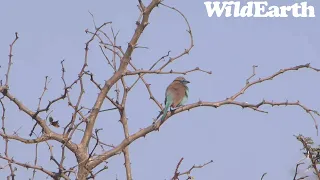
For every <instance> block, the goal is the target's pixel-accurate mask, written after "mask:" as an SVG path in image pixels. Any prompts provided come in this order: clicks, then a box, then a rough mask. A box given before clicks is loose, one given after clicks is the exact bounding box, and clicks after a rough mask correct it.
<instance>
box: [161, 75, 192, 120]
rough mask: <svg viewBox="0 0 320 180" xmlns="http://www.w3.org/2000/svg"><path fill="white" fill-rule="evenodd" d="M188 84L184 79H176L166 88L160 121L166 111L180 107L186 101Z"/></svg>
mask: <svg viewBox="0 0 320 180" xmlns="http://www.w3.org/2000/svg"><path fill="white" fill-rule="evenodd" d="M188 83H190V82H189V81H187V80H186V79H185V78H184V77H182V76H180V77H177V78H176V79H175V80H173V82H172V83H171V84H170V85H169V86H168V87H167V90H166V94H165V101H164V104H165V108H164V110H163V116H162V118H161V121H163V120H164V118H165V117H166V115H167V113H168V109H169V107H170V109H171V108H177V107H179V106H182V105H183V104H184V103H186V102H187V100H188V93H189V88H188V86H187V84H188Z"/></svg>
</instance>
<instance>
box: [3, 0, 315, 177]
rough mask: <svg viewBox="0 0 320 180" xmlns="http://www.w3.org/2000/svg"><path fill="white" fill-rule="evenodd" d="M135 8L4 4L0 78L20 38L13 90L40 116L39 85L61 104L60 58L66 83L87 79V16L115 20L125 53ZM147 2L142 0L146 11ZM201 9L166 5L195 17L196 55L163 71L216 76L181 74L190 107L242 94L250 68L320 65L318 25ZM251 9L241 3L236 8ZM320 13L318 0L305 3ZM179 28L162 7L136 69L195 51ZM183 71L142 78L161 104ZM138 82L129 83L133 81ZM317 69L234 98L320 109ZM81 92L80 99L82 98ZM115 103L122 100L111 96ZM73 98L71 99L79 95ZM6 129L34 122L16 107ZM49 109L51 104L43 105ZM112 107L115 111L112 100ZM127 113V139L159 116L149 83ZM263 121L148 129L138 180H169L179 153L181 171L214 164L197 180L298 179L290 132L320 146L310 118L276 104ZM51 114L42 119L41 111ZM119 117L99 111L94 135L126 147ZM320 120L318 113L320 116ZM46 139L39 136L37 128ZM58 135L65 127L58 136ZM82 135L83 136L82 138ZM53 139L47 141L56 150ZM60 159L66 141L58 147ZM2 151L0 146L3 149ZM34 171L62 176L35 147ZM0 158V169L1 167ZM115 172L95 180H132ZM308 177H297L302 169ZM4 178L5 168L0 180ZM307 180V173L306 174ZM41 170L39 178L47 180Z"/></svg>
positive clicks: (99, 73)
mask: <svg viewBox="0 0 320 180" xmlns="http://www.w3.org/2000/svg"><path fill="white" fill-rule="evenodd" d="M137 2H138V1H120V0H119V1H102V0H96V1H82V0H79V1H75V0H74V1H61V0H57V1H40V0H34V1H21V0H20V1H5V2H3V3H2V5H1V7H0V22H1V23H2V26H1V34H0V39H1V41H0V59H1V60H0V64H1V69H0V75H1V78H2V79H4V74H5V69H6V67H7V60H8V53H9V46H8V45H9V44H10V43H11V42H12V40H13V39H14V33H15V32H18V33H19V36H20V38H19V40H18V42H17V43H16V46H15V47H14V56H13V66H12V71H11V77H10V78H11V79H10V80H11V82H10V91H11V93H12V94H14V95H15V96H16V97H17V98H19V99H20V100H21V101H22V102H23V103H24V104H25V105H27V106H29V107H30V108H31V109H33V110H36V108H37V105H38V98H39V96H40V95H41V93H42V90H43V84H44V77H45V76H49V77H50V78H52V80H51V82H50V84H49V91H48V92H47V94H46V96H45V98H44V101H43V102H47V100H49V99H53V98H55V97H57V96H59V95H60V94H61V93H62V92H63V91H62V89H63V84H62V82H61V78H60V77H61V66H60V61H61V60H62V59H65V67H66V70H67V72H66V80H67V82H69V83H70V82H72V80H74V78H76V77H77V74H78V73H79V71H80V68H81V66H82V63H83V59H84V47H85V42H86V41H87V40H88V39H89V38H91V36H89V35H88V34H86V33H85V29H87V28H88V29H89V30H93V29H94V25H93V23H92V18H91V15H90V14H89V12H88V11H90V12H91V13H93V14H94V16H95V20H96V23H97V24H98V25H100V24H102V23H103V22H107V21H112V22H113V23H112V27H113V28H114V29H115V30H116V31H117V30H120V33H119V38H118V43H119V44H120V45H122V47H126V43H127V42H129V40H130V38H131V36H132V34H133V33H134V29H135V26H136V25H135V21H136V20H137V18H138V16H139V11H138V9H137V6H136V5H137ZM148 2H149V1H145V4H147V3H148ZM203 2H204V1H182V0H179V1H170V0H167V1H165V2H164V3H166V4H168V5H170V6H174V7H176V8H178V9H179V10H181V11H182V12H183V13H184V14H185V16H186V17H187V18H188V20H189V22H190V25H191V28H192V31H193V35H194V44H195V46H194V48H193V50H192V51H191V52H190V54H189V55H188V56H184V57H183V58H181V59H180V60H177V61H176V62H174V63H172V64H171V65H170V66H169V67H167V68H166V70H170V69H174V70H179V71H183V70H189V69H193V68H194V67H200V68H202V69H205V70H209V71H212V75H208V74H205V73H192V74H189V75H187V76H186V78H187V79H188V80H189V81H191V83H190V85H189V89H190V95H189V101H188V103H193V102H197V101H198V100H199V99H201V100H206V101H220V100H224V99H225V98H226V97H228V96H231V95H233V94H234V93H236V92H238V91H239V90H240V89H241V88H242V87H243V86H244V85H245V80H246V79H247V78H248V77H249V76H250V75H251V73H252V65H258V66H259V67H258V68H257V69H256V72H257V75H256V78H259V77H265V76H268V75H271V74H273V73H274V72H276V71H278V70H279V69H282V68H286V67H292V66H295V65H300V64H306V63H311V65H312V66H314V67H317V68H320V62H319V57H320V53H319V48H320V36H319V31H320V21H319V18H318V17H316V18H305V19H302V18H301V19H294V18H264V19H261V18H224V17H220V18H217V17H214V16H213V17H211V18H209V17H208V16H207V12H206V9H205V5H204V4H203ZM241 2H245V1H241ZM268 2H269V3H270V4H275V5H288V4H292V3H293V2H294V1H289V0H285V1H281V2H278V1H275V0H269V1H268ZM310 4H311V5H313V6H314V7H315V10H316V16H317V15H318V11H320V9H319V7H320V2H318V1H310ZM186 28H187V27H186V25H185V22H184V20H183V19H182V18H181V16H179V15H178V14H177V13H175V12H174V11H171V10H169V9H166V8H164V7H159V8H156V9H155V10H154V12H153V13H152V15H151V16H150V25H149V26H148V27H147V29H146V30H145V32H144V33H143V35H142V37H141V38H140V40H139V45H141V46H147V47H148V48H149V49H137V50H136V51H135V52H134V54H133V56H132V62H133V63H134V64H135V65H136V66H137V67H139V68H149V67H150V66H151V65H152V64H153V63H154V62H155V61H156V60H157V59H158V58H159V57H161V56H163V55H165V54H166V53H167V51H169V50H171V53H172V55H176V54H178V53H180V52H181V51H183V50H184V49H185V48H187V47H188V43H189V39H188V34H187V32H186V31H185V30H186ZM98 45H99V44H98V42H97V41H96V42H95V43H94V44H92V46H91V48H90V51H89V70H90V71H91V72H94V73H95V74H96V78H97V80H98V81H99V82H100V83H103V82H104V80H105V79H106V78H108V77H110V75H112V70H111V69H110V67H109V66H108V64H107V63H106V61H105V59H104V58H103V55H102V54H101V52H100V49H99V46H98ZM175 77H176V75H160V76H154V75H149V76H146V80H148V82H150V84H151V90H152V91H153V94H154V96H155V97H156V98H158V100H159V101H161V102H163V101H164V92H165V88H166V86H167V85H168V84H169V83H170V82H171V81H172V80H173V79H174V78H175ZM130 80H132V79H129V81H130ZM318 81H319V73H316V72H313V71H311V70H306V69H303V70H300V71H297V72H289V73H286V74H284V75H281V76H279V77H278V78H275V79H274V80H273V81H268V82H265V83H262V84H259V85H257V86H254V87H253V88H251V89H249V90H248V91H247V92H246V93H245V94H244V95H243V96H241V97H240V98H239V99H238V100H239V101H245V102H249V103H257V102H260V101H261V100H262V99H267V100H270V101H271V100H273V101H279V102H280V101H286V100H289V101H296V100H300V102H301V103H303V104H305V105H307V106H308V107H309V108H313V109H316V110H319V103H318V102H319V100H318V92H319V91H320V86H319V84H318V83H317V82H318ZM86 85H87V89H86V93H85V97H84V99H85V100H84V102H83V103H84V105H86V106H87V107H91V106H92V105H93V102H94V101H95V98H96V96H97V90H96V89H95V88H94V86H92V85H91V84H90V83H89V81H88V83H86ZM77 91H78V90H77V89H74V91H73V92H74V93H77ZM109 95H110V96H114V95H115V93H114V92H111V91H110V93H109ZM72 98H73V100H74V99H75V98H76V95H74V96H72ZM5 102H6V104H8V105H7V115H6V124H7V127H6V128H7V131H8V133H9V134H10V133H13V132H14V131H16V130H18V129H19V128H20V130H19V135H21V136H23V137H28V134H29V132H30V128H31V127H32V126H33V123H34V122H33V121H32V120H31V118H29V117H27V116H26V115H24V114H23V113H21V112H19V110H18V109H17V108H16V107H15V106H14V105H13V104H12V103H11V102H9V101H5ZM43 105H45V103H44V104H43ZM104 107H105V108H109V107H112V105H111V104H110V103H105V104H104ZM127 108H128V109H127V114H128V118H129V126H130V133H134V132H136V131H138V130H139V129H140V128H143V127H146V126H148V125H150V123H151V122H152V118H154V117H156V116H157V115H158V114H157V113H158V111H159V109H158V108H157V106H156V105H155V104H154V103H153V102H152V101H151V100H149V96H148V93H147V90H146V89H145V87H144V84H143V83H141V82H140V83H138V84H137V86H136V88H135V89H134V90H133V91H132V93H131V94H130V95H129V97H128V104H127ZM262 109H263V110H266V111H268V112H269V113H268V114H263V113H259V112H254V111H252V110H250V109H242V108H239V107H235V106H224V107H221V108H218V109H215V108H208V107H201V108H196V109H192V110H191V111H189V112H183V113H180V114H177V115H175V116H174V117H172V118H171V119H170V120H169V121H168V122H167V123H166V124H165V125H164V126H162V128H161V129H160V132H153V133H151V134H150V135H148V136H147V137H146V138H144V139H139V140H137V141H136V142H134V143H133V144H132V145H131V146H130V153H131V163H132V173H133V179H137V180H147V179H154V180H163V179H170V178H171V177H172V175H173V172H174V169H175V166H176V164H177V163H178V161H179V160H180V158H181V157H184V158H185V160H184V161H183V164H182V165H181V171H182V170H187V169H188V168H190V167H191V166H192V165H193V164H202V163H204V162H207V161H209V160H213V161H214V163H213V164H210V165H208V166H207V167H206V168H203V169H200V170H195V171H194V172H193V176H194V177H195V178H196V179H197V180H207V179H208V180H209V179H223V180H228V179H260V177H261V175H262V174H263V173H264V172H267V173H268V174H267V175H266V177H265V179H267V180H268V179H270V180H275V179H281V180H285V179H292V178H293V176H294V168H295V165H296V163H297V162H298V161H299V160H300V159H301V158H303V155H302V153H301V152H300V148H301V147H302V146H301V145H300V143H299V142H298V141H297V140H296V139H295V138H294V136H293V135H297V134H300V133H301V134H303V135H305V136H311V137H314V138H315V141H316V142H319V141H318V140H317V139H318V137H317V136H316V132H315V129H314V124H313V121H312V119H311V118H310V116H309V115H308V114H306V113H305V112H304V111H303V110H301V109H300V108H297V107H270V106H265V107H263V108H262ZM52 110H54V111H53V113H52V115H53V116H54V117H55V119H58V120H60V121H59V122H60V124H61V126H65V125H66V124H67V123H68V122H69V120H70V117H71V112H72V110H71V109H70V108H68V106H67V103H66V102H61V103H57V104H56V105H54V106H53V109H52ZM43 116H45V114H44V115H43ZM118 119H119V117H118V113H117V112H116V111H113V112H109V113H104V114H101V115H100V116H99V118H98V121H97V123H96V126H95V127H96V128H103V131H101V132H100V137H101V139H103V140H104V141H105V142H106V143H110V144H118V143H119V142H120V141H121V140H122V139H123V132H122V129H121V124H120V123H119V122H118ZM318 120H319V117H318ZM37 130H38V131H39V129H37ZM55 131H57V132H62V129H61V128H60V129H55ZM80 138H81V133H78V134H76V137H75V141H76V142H77V141H78V140H79V139H80ZM50 143H51V142H50ZM52 144H53V145H54V152H55V155H56V156H57V158H59V157H60V155H61V153H60V151H59V147H60V145H59V144H57V143H53V142H52ZM2 147H4V143H3V141H1V143H0V149H1V153H3V149H4V148H2ZM9 150H10V156H13V157H14V158H15V159H16V160H19V161H21V162H30V163H33V161H34V159H33V158H34V153H35V152H34V151H35V146H34V145H23V144H21V143H17V142H10V146H9ZM39 152H40V153H41V156H40V157H39V159H38V163H39V164H41V165H42V166H44V167H47V168H48V169H50V170H53V171H55V170H56V166H55V165H54V163H53V162H52V161H50V159H49V152H48V147H47V146H46V145H45V144H43V145H40V146H39ZM4 164H5V162H4V161H0V165H4ZM65 165H66V166H67V167H68V166H73V165H75V161H74V157H73V156H72V154H70V153H67V159H66V164H65ZM108 166H109V169H108V171H106V172H104V173H103V175H100V176H98V177H97V179H106V178H107V179H116V177H118V179H119V180H122V179H125V169H124V166H123V156H122V155H118V156H115V157H113V158H111V159H110V160H109V163H108ZM18 169H19V171H18V173H17V178H18V179H25V177H31V176H32V171H31V170H28V171H25V170H22V168H18ZM301 171H302V170H301ZM8 173H9V171H7V170H5V171H4V170H1V171H0V179H3V178H5V177H6V176H7V175H8ZM301 175H303V173H301ZM44 177H46V176H45V175H43V174H41V173H38V174H37V176H36V179H44Z"/></svg>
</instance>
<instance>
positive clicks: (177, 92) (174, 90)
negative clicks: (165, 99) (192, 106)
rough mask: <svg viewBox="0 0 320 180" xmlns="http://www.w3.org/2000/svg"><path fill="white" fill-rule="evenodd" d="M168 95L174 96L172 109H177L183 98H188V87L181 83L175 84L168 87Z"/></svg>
mask: <svg viewBox="0 0 320 180" xmlns="http://www.w3.org/2000/svg"><path fill="white" fill-rule="evenodd" d="M166 94H167V96H168V95H171V96H172V100H173V103H172V107H173V108H175V107H177V106H178V105H179V104H180V103H181V102H182V100H183V98H184V97H185V96H186V87H185V86H184V85H183V84H181V83H179V82H173V83H172V84H170V86H169V87H168V89H167V93H166Z"/></svg>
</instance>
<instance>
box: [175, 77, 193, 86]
mask: <svg viewBox="0 0 320 180" xmlns="http://www.w3.org/2000/svg"><path fill="white" fill-rule="evenodd" d="M174 81H179V82H180V83H182V84H188V83H190V81H187V80H186V79H185V78H184V77H182V76H180V77H177V78H176V79H175V80H174Z"/></svg>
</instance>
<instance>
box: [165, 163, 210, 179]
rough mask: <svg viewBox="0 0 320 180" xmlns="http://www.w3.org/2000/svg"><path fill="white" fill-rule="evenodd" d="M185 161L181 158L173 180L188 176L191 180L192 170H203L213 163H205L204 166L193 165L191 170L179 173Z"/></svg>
mask: <svg viewBox="0 0 320 180" xmlns="http://www.w3.org/2000/svg"><path fill="white" fill-rule="evenodd" d="M183 159H184V158H181V159H180V161H179V162H178V164H177V166H176V170H175V172H174V175H173V177H172V178H171V180H179V176H183V175H188V179H191V176H190V174H191V172H192V170H194V169H201V168H203V167H205V166H207V165H208V164H210V163H213V161H212V160H211V161H209V162H207V163H204V164H202V165H193V166H192V167H191V168H190V169H189V170H187V171H185V172H182V173H180V172H178V171H179V167H180V165H181V163H182V161H183Z"/></svg>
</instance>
